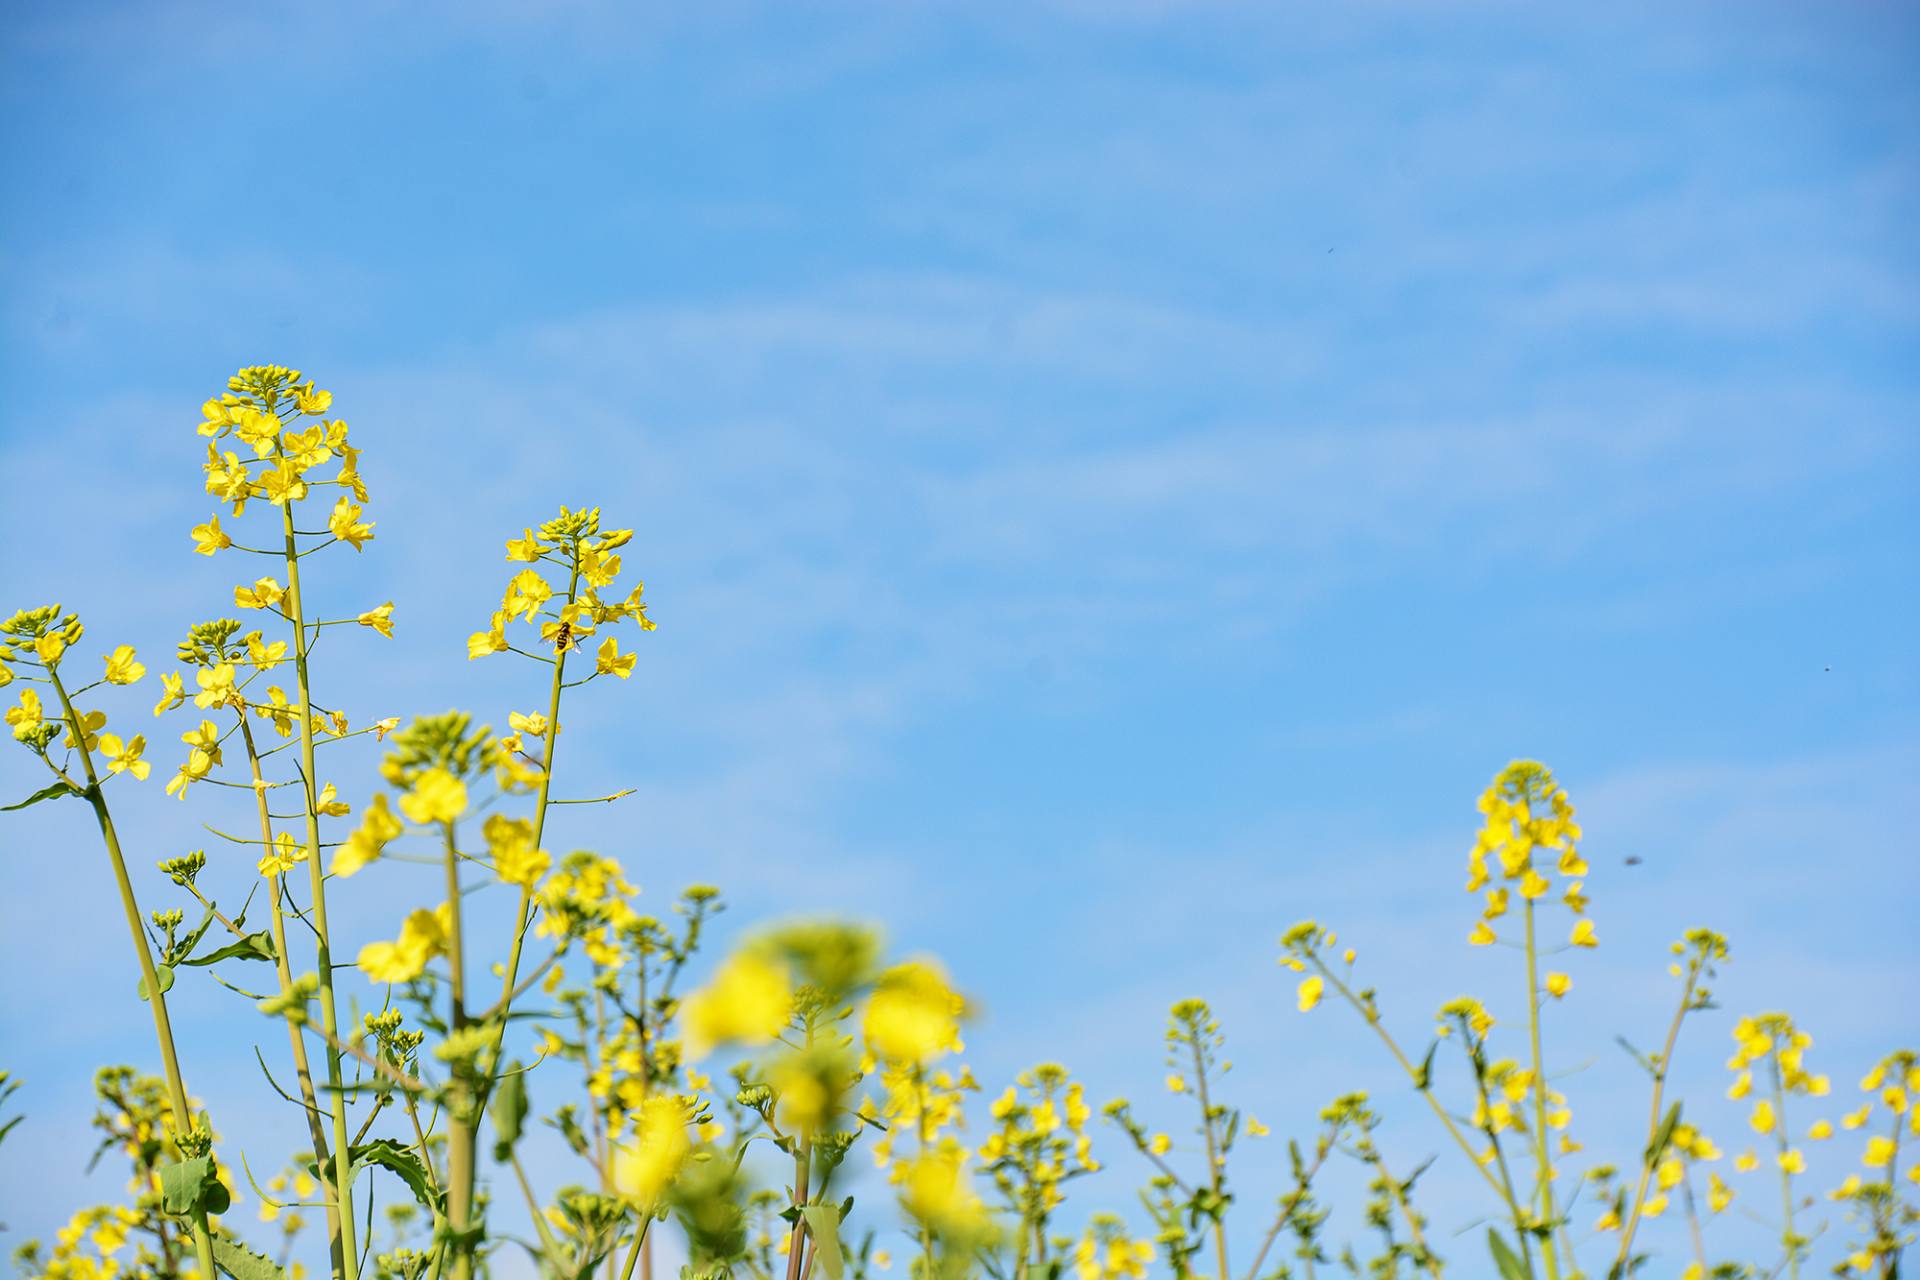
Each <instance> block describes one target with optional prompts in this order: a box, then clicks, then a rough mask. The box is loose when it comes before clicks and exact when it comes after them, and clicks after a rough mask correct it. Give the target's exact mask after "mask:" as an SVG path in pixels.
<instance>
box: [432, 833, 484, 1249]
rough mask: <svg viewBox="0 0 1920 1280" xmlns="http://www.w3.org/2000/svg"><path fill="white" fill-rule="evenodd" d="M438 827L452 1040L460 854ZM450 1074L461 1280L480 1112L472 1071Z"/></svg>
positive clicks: (460, 978) (458, 977)
mask: <svg viewBox="0 0 1920 1280" xmlns="http://www.w3.org/2000/svg"><path fill="white" fill-rule="evenodd" d="M440 826H441V830H442V832H443V834H444V836H445V852H446V872H447V986H448V990H449V993H450V995H451V998H452V1002H453V1008H452V1013H451V1016H450V1018H449V1021H448V1025H449V1026H450V1027H451V1028H452V1029H453V1034H455V1035H457V1034H459V1033H460V1032H461V1031H462V1030H464V1029H465V1028H466V1026H467V1005H466V986H467V983H466V951H465V947H464V943H463V939H462V937H461V929H460V852H459V850H458V848H457V847H456V846H455V844H454V835H453V824H452V823H451V822H443V823H441V824H440ZM453 1072H454V1074H453V1080H452V1082H451V1086H450V1088H449V1095H450V1104H449V1107H448V1110H447V1226H448V1228H449V1229H450V1230H451V1231H452V1232H453V1234H454V1238H455V1243H454V1255H453V1274H454V1280H467V1278H468V1277H469V1276H471V1275H472V1274H473V1243H472V1241H470V1240H468V1239H467V1238H466V1233H467V1232H468V1231H469V1230H470V1229H471V1226H472V1217H473V1193H474V1177H475V1172H476V1170H475V1162H474V1158H473V1156H474V1131H475V1130H476V1129H477V1128H478V1127H479V1124H480V1115H481V1112H480V1111H479V1110H476V1109H475V1105H474V1104H475V1102H476V1101H477V1099H478V1096H479V1090H478V1088H477V1087H476V1084H475V1082H474V1080H473V1079H472V1074H473V1072H472V1068H471V1067H463V1066H461V1065H460V1064H459V1063H456V1064H455V1065H454V1069H453ZM463 1077H465V1078H464V1079H463ZM463 1093H464V1095H465V1096H462V1095H463Z"/></svg>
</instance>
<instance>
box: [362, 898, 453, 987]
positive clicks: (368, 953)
mask: <svg viewBox="0 0 1920 1280" xmlns="http://www.w3.org/2000/svg"><path fill="white" fill-rule="evenodd" d="M451 920H452V913H451V912H450V911H449V910H448V908H447V907H446V906H445V905H444V904H442V906H441V907H440V909H439V910H437V911H428V910H426V909H424V908H422V909H420V910H418V911H415V912H413V913H412V914H410V915H408V916H407V918H406V921H405V922H404V923H402V924H401V926H400V939H399V941H397V942H370V943H368V944H367V945H366V946H364V947H362V948H360V957H359V961H358V963H359V966H360V969H361V971H362V972H364V973H365V974H366V975H367V976H368V977H369V978H371V979H373V980H374V981H375V982H411V981H413V979H415V978H417V977H419V976H420V975H421V974H422V973H425V972H426V968H427V965H428V963H429V962H430V961H432V960H433V958H434V957H435V956H438V955H441V954H443V953H444V952H445V950H446V944H447V927H448V924H449V923H450V922H451Z"/></svg>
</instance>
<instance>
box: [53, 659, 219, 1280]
mask: <svg viewBox="0 0 1920 1280" xmlns="http://www.w3.org/2000/svg"><path fill="white" fill-rule="evenodd" d="M47 674H48V676H49V677H51V679H52V683H53V689H54V692H55V693H57V694H59V695H60V708H61V710H62V711H64V712H65V713H66V720H67V732H68V733H69V734H71V735H72V736H73V742H74V747H75V748H76V749H77V750H78V751H79V753H80V764H81V767H82V768H84V769H85V770H86V773H87V791H86V795H87V802H88V803H89V804H91V805H92V806H93V816H94V819H95V820H96V821H97V822H99V824H100V839H101V841H102V842H103V843H104V844H105V845H106V847H107V860H108V861H109V862H111V863H112V864H113V879H114V883H115V884H116V885H117V886H118V888H119V890H120V906H121V908H122V909H123V910H124V911H125V912H126V916H127V931H128V932H129V933H131V934H132V935H133V950H134V954H135V955H136V956H137V957H138V958H139V960H140V976H141V978H142V979H143V980H144V981H145V982H146V984H147V1003H148V1004H149V1005H150V1006H152V1008H153V1034H154V1037H155V1038H156V1039H157V1040H159V1042H160V1062H161V1065H162V1066H163V1067H164V1068H165V1070H166V1076H167V1100H168V1102H169V1104H170V1105H171V1107H172V1109H173V1137H174V1156H175V1158H176V1159H178V1158H179V1156H180V1147H179V1141H180V1136H181V1135H182V1134H184V1133H186V1132H188V1131H189V1130H190V1129H192V1128H193V1113H192V1112H191V1111H190V1110H189V1109H188V1107H189V1104H188V1101H187V1086H186V1082H185V1081H184V1080H183V1079H182V1078H181V1075H180V1055H179V1054H178V1053H177V1052H175V1050H174V1044H173V1021H172V1019H170V1018H169V1017H168V1016H167V997H166V993H165V992H163V991H162V990H161V989H160V972H159V969H158V968H157V967H156V966H155V965H154V963H153V948H152V946H150V945H149V944H148V942H147V931H146V928H145V926H144V925H143V924H142V923H141V919H140V903H139V902H138V900H136V899H135V897H134V895H133V881H132V879H131V878H129V877H128V875H127V860H126V857H125V856H124V855H123V854H122V853H121V850H120V834H119V832H117V831H116V830H115V829H114V825H113V814H112V813H111V812H109V811H108V809H107V798H106V796H105V795H104V794H103V793H102V792H101V790H100V775H99V774H98V773H97V772H95V771H94V767H93V753H92V752H91V751H89V750H87V739H86V734H85V732H84V731H83V730H82V729H81V725H80V716H79V713H78V712H76V711H75V710H74V709H73V702H72V700H71V699H69V698H68V697H67V687H66V685H65V684H64V683H62V681H61V679H60V673H59V672H58V671H57V670H55V669H54V668H53V666H52V664H49V665H48V667H47ZM193 1252H194V1257H195V1259H196V1261H198V1263H199V1265H200V1274H201V1276H202V1277H206V1278H208V1280H211V1277H212V1276H213V1275H214V1270H213V1237H212V1233H211V1232H210V1230H209V1229H208V1226H207V1215H206V1211H205V1210H203V1209H196V1210H195V1211H194V1215H193Z"/></svg>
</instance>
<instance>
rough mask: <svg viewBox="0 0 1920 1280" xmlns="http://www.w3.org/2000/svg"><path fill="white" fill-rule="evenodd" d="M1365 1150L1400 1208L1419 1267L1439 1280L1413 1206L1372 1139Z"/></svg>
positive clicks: (1434, 1258)
mask: <svg viewBox="0 0 1920 1280" xmlns="http://www.w3.org/2000/svg"><path fill="white" fill-rule="evenodd" d="M1366 1149H1367V1151H1368V1152H1370V1153H1371V1154H1372V1159H1371V1161H1370V1163H1371V1164H1372V1165H1373V1170H1374V1172H1375V1173H1377V1174H1379V1175H1380V1181H1381V1182H1383V1183H1385V1184H1386V1188H1387V1192H1388V1194H1389V1195H1391V1196H1392V1197H1393V1202H1394V1204H1396V1205H1398V1206H1399V1207H1400V1214H1401V1216H1402V1217H1404V1218H1406V1220H1407V1231H1408V1233H1409V1234H1411V1235H1412V1237H1413V1246H1414V1248H1416V1249H1418V1250H1419V1251H1420V1263H1421V1265H1422V1266H1423V1267H1425V1268H1426V1270H1427V1273H1428V1274H1429V1275H1431V1276H1433V1278H1434V1280H1440V1259H1438V1258H1436V1257H1434V1256H1433V1250H1431V1249H1429V1248H1428V1247H1427V1237H1426V1234H1425V1233H1424V1232H1423V1231H1421V1229H1420V1217H1419V1215H1418V1214H1416V1213H1414V1211H1413V1205H1412V1204H1410V1203H1409V1202H1408V1200H1407V1196H1406V1192H1404V1191H1402V1190H1401V1189H1400V1184H1399V1183H1398V1182H1396V1181H1394V1177H1393V1175H1392V1174H1391V1173H1389V1172H1387V1162H1386V1160H1385V1159H1383V1158H1382V1157H1381V1155H1380V1151H1379V1149H1378V1148H1377V1147H1375V1146H1374V1145H1373V1141H1372V1139H1368V1141H1367V1148H1366Z"/></svg>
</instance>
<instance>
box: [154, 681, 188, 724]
mask: <svg viewBox="0 0 1920 1280" xmlns="http://www.w3.org/2000/svg"><path fill="white" fill-rule="evenodd" d="M186 700H187V683H186V681H185V680H183V679H181V678H180V673H179V672H177V671H169V672H167V673H166V674H165V675H163V676H161V677H160V701H158V702H156V703H154V704H153V714H155V715H157V716H163V715H165V714H167V712H169V711H171V710H173V709H174V708H175V707H177V706H179V705H180V704H181V703H183V702H185V701H186Z"/></svg>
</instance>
